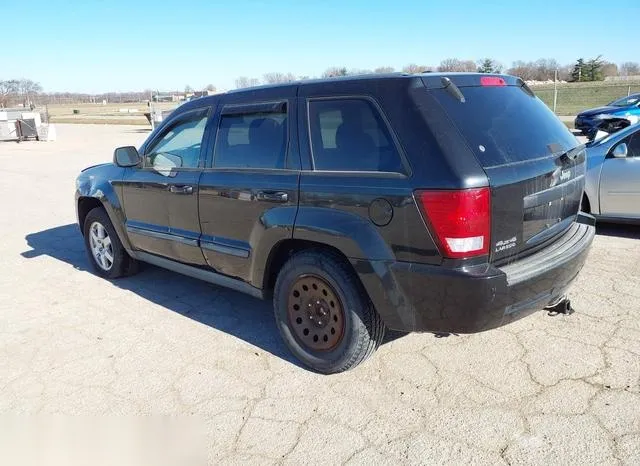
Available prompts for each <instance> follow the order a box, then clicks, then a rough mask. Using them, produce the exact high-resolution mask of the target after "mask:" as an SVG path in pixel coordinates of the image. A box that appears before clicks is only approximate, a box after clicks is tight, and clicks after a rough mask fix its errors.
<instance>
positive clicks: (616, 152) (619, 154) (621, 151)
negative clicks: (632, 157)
mask: <svg viewBox="0 0 640 466" xmlns="http://www.w3.org/2000/svg"><path fill="white" fill-rule="evenodd" d="M628 153H629V149H628V148H627V145H626V144H625V143H624V142H623V143H622V144H618V145H617V146H616V147H614V149H613V152H611V155H613V156H614V157H615V158H617V159H618V158H619V159H623V158H625V157H626V156H627V154H628Z"/></svg>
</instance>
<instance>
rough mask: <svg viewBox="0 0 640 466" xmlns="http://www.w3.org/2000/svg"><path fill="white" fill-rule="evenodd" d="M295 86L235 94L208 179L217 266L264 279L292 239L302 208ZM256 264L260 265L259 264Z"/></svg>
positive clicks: (206, 213) (204, 213) (205, 245)
mask: <svg viewBox="0 0 640 466" xmlns="http://www.w3.org/2000/svg"><path fill="white" fill-rule="evenodd" d="M295 92H296V87H295V86H289V87H283V88H282V89H271V90H269V91H268V93H265V94H258V95H256V94H255V93H243V94H238V95H234V94H229V95H227V96H225V97H223V100H222V107H221V110H220V112H219V114H218V115H217V118H216V127H215V129H214V131H215V142H214V144H213V150H212V151H211V154H210V155H209V157H208V160H207V168H206V169H205V170H204V172H203V175H202V177H201V179H200V202H199V211H200V225H201V229H202V237H201V243H200V244H201V247H202V252H203V254H204V256H205V258H206V261H207V263H208V265H209V266H211V267H212V268H214V269H215V270H216V271H217V272H219V273H222V274H225V275H228V276H232V277H236V278H239V279H242V280H244V281H247V282H250V283H252V284H253V285H254V286H256V287H261V286H262V283H257V281H258V278H256V279H254V278H253V277H261V276H262V274H261V271H260V270H257V268H259V267H261V265H260V264H264V263H266V258H265V257H262V256H260V255H261V254H268V252H269V251H270V250H271V247H272V246H273V245H275V244H276V243H277V242H278V241H281V240H283V239H287V238H291V235H292V230H293V224H294V221H295V216H296V212H297V209H298V181H299V175H300V170H299V167H300V156H299V153H298V141H297V127H296V124H295V122H296V106H295V100H296V99H295ZM254 265H255V267H254Z"/></svg>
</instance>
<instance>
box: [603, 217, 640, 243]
mask: <svg viewBox="0 0 640 466" xmlns="http://www.w3.org/2000/svg"><path fill="white" fill-rule="evenodd" d="M596 233H597V234H598V235H604V236H617V237H619V238H630V239H640V225H635V224H623V223H605V222H601V221H598V222H597V223H596Z"/></svg>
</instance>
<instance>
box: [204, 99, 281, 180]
mask: <svg viewBox="0 0 640 466" xmlns="http://www.w3.org/2000/svg"><path fill="white" fill-rule="evenodd" d="M286 151H287V113H286V109H285V110H284V111H279V112H256V113H246V114H230V115H225V114H223V115H222V116H221V118H220V125H219V127H218V135H217V137H216V145H215V149H214V158H213V164H214V166H215V167H221V168H284V166H285V156H286Z"/></svg>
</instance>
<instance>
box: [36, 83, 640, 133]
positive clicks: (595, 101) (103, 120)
mask: <svg viewBox="0 0 640 466" xmlns="http://www.w3.org/2000/svg"><path fill="white" fill-rule="evenodd" d="M532 90H533V92H535V94H536V95H537V96H538V97H540V99H542V101H543V102H544V103H546V104H547V105H548V106H549V107H550V108H553V94H554V91H553V85H544V86H533V87H532ZM629 92H631V93H634V92H640V81H635V82H625V83H608V82H607V83H605V82H599V83H566V84H559V85H558V101H557V105H556V114H558V115H575V114H577V113H579V112H580V111H582V110H584V109H587V108H593V107H600V106H602V105H606V104H607V103H609V102H611V101H612V100H615V99H617V98H619V97H623V96H626V95H627V94H628V93H629ZM153 106H154V107H155V108H160V109H161V110H163V111H165V110H171V109H173V108H175V107H177V106H178V103H177V102H161V103H157V104H153ZM48 109H49V117H50V121H51V122H52V123H96V124H128V125H148V124H149V123H148V122H147V119H146V118H145V116H144V113H145V112H148V111H149V107H148V106H147V103H146V102H139V103H109V104H107V105H102V104H56V105H54V104H51V105H49V106H48ZM120 109H134V110H137V112H135V113H125V112H121V111H120ZM73 110H78V114H74V113H73Z"/></svg>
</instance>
